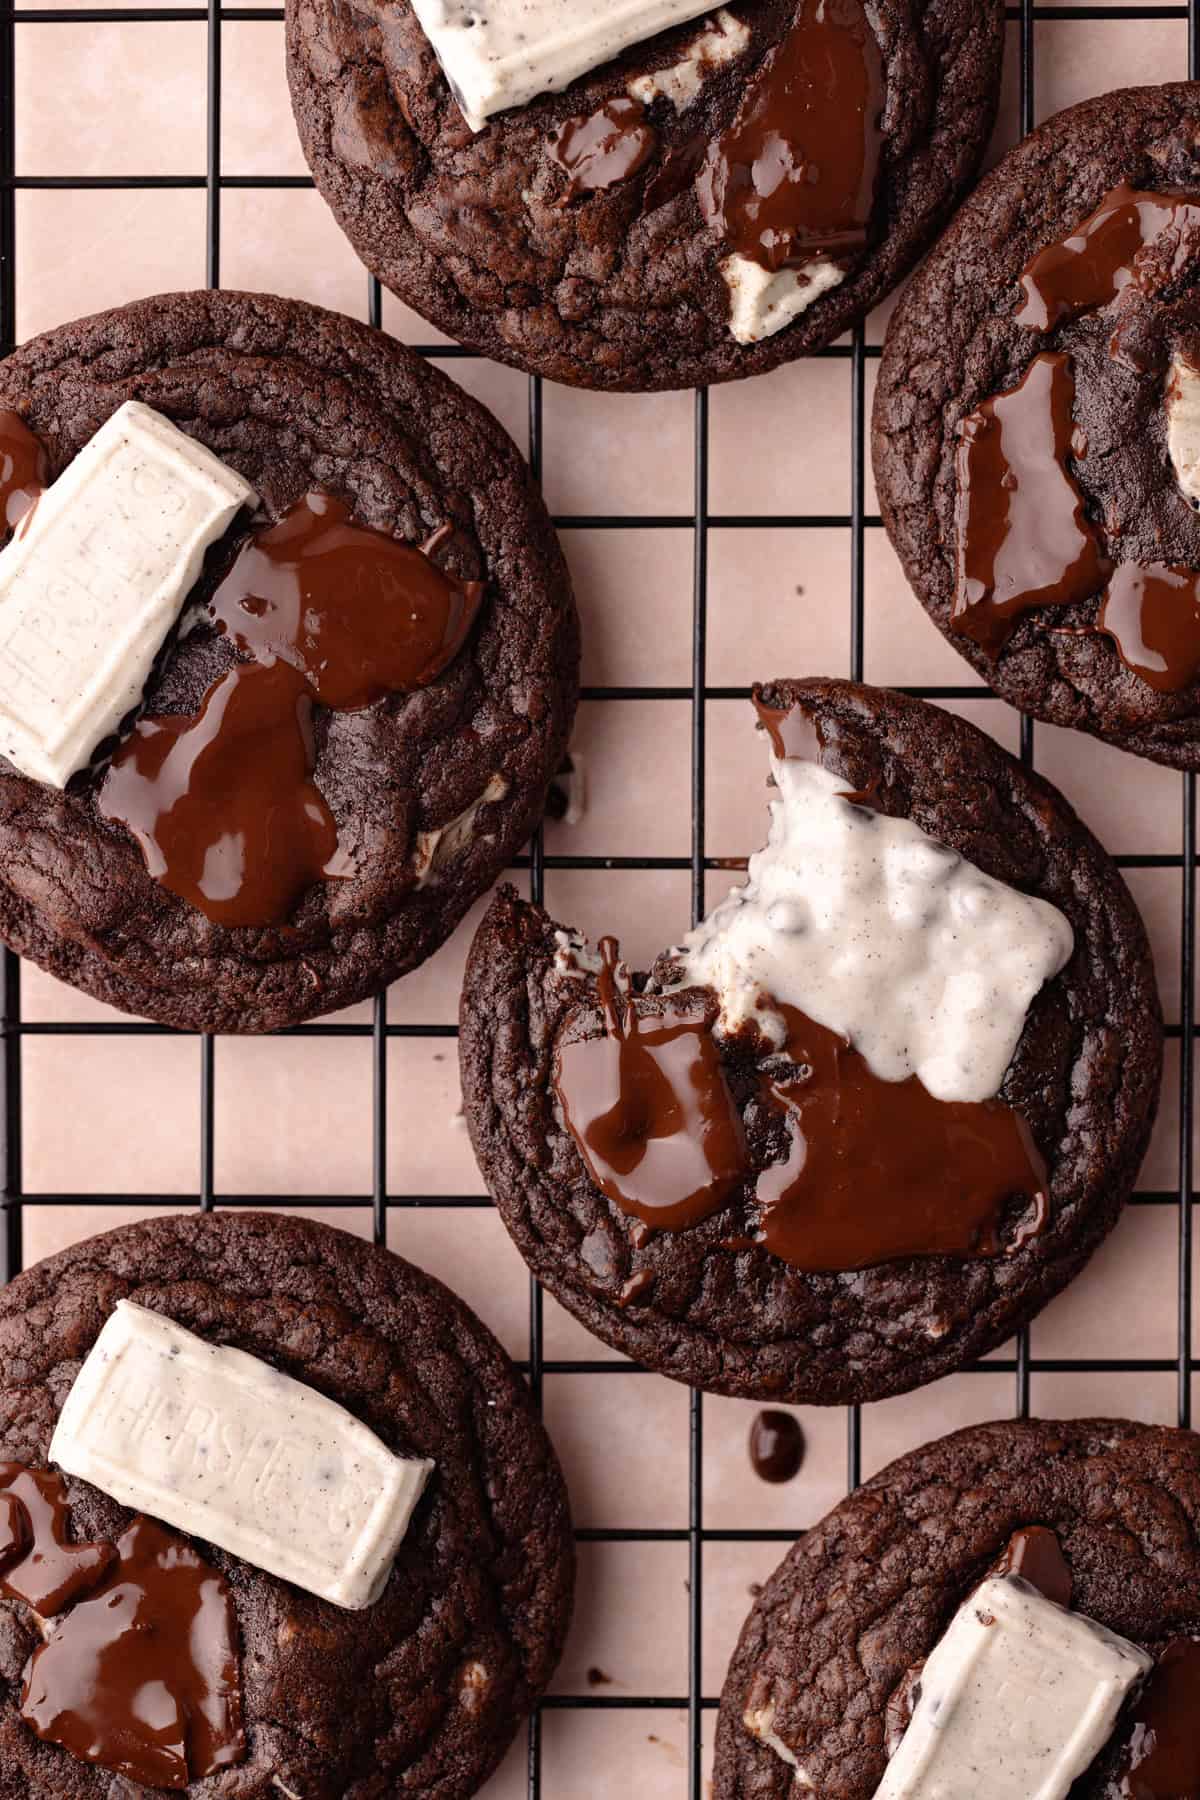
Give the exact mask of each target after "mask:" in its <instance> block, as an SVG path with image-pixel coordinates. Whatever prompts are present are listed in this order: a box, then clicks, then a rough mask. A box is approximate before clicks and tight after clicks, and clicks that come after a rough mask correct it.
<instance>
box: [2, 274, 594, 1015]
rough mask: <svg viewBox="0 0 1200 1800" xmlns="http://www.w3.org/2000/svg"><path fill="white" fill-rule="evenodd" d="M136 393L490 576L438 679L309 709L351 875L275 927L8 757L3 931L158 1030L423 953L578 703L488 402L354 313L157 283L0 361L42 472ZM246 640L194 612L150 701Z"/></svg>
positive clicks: (547, 570) (528, 521) (503, 847)
mask: <svg viewBox="0 0 1200 1800" xmlns="http://www.w3.org/2000/svg"><path fill="white" fill-rule="evenodd" d="M128 400H138V401H142V402H145V403H146V404H147V405H150V406H152V407H154V408H156V409H158V410H159V411H160V412H162V413H163V414H165V415H167V416H168V417H169V418H171V419H172V420H174V421H175V423H177V424H178V425H179V426H180V427H181V429H182V430H183V431H185V432H186V433H188V434H189V435H191V436H192V437H194V438H196V439H197V440H199V441H200V442H201V443H203V444H205V445H207V446H208V447H209V448H210V449H211V450H213V451H214V452H215V453H216V454H217V455H218V456H219V457H220V458H221V459H222V460H223V461H224V462H225V463H226V464H227V465H228V466H229V467H230V468H233V469H235V470H236V471H237V472H238V473H239V474H241V475H243V476H244V477H245V478H246V479H247V480H248V481H249V482H251V484H252V485H253V487H254V488H255V490H256V492H257V493H258V495H259V496H260V497H261V501H262V505H263V508H264V510H265V512H266V514H267V516H268V517H269V518H278V517H279V516H280V515H281V514H283V513H284V512H286V511H287V509H288V508H290V507H292V506H294V504H295V503H296V502H298V501H299V500H301V499H302V498H303V496H304V495H305V493H306V492H308V491H309V490H311V489H321V490H324V491H325V492H327V493H330V494H332V495H334V496H337V497H338V498H340V499H342V500H344V501H345V502H347V503H349V504H350V505H351V506H352V507H353V509H354V512H355V515H356V517H358V518H359V519H360V520H361V521H362V523H363V524H364V525H367V526H373V527H375V528H377V529H378V530H380V531H383V532H386V533H388V534H389V535H391V536H396V537H399V538H402V539H404V540H406V541H408V542H409V543H413V544H420V543H423V542H425V541H426V540H427V539H429V538H430V536H431V534H432V533H433V532H435V531H437V529H438V528H439V527H441V526H444V525H448V526H450V527H451V530H450V531H449V532H448V533H447V534H444V536H443V539H442V540H441V542H440V545H439V548H438V549H437V551H436V553H435V554H436V555H437V557H438V560H439V562H440V563H441V564H442V566H444V567H445V569H446V570H447V571H448V572H449V573H451V574H453V575H455V576H457V577H459V578H460V579H461V580H463V581H465V582H473V581H481V582H483V583H485V584H486V586H485V589H484V598H483V602H482V608H481V611H480V615H479V617H478V619H477V620H476V621H475V623H474V626H473V628H472V631H471V634H470V638H469V641H468V642H467V643H466V644H465V645H464V646H463V648H462V649H461V650H460V651H459V653H458V654H457V655H456V656H455V657H454V660H453V661H452V663H451V664H450V666H449V667H448V668H446V669H444V670H443V671H442V673H441V674H440V675H438V676H437V678H436V679H435V680H433V681H431V682H430V683H429V684H428V685H425V686H423V687H420V688H417V689H415V690H414V691H412V692H409V693H398V694H391V695H389V696H387V697H385V698H383V699H380V700H376V701H375V702H374V703H373V704H371V705H368V706H366V707H365V708H363V709H362V710H358V711H353V712H336V713H335V712H332V711H324V710H319V711H318V713H317V715H316V718H315V724H314V734H315V746H314V748H315V770H314V780H315V782H316V785H317V787H318V789H319V790H320V792H321V794H322V795H323V796H324V800H325V802H326V803H327V804H328V807H329V809H330V811H331V812H332V814H333V816H334V818H335V819H336V820H337V823H338V829H339V833H340V837H341V843H342V846H343V848H344V849H345V851H346V852H347V855H348V858H349V859H350V861H351V862H352V865H353V869H354V873H353V876H352V878H351V879H348V880H345V879H340V880H337V881H315V882H314V883H313V884H312V885H311V886H310V887H309V888H308V889H307V891H306V892H305V893H304V894H303V896H302V898H301V900H300V902H299V904H298V905H297V906H296V907H295V909H294V911H292V912H291V915H290V917H289V919H288V921H287V924H286V927H284V928H280V929H276V928H272V927H265V928H260V927H250V926H224V925H221V924H218V923H214V922H213V921H212V920H210V919H209V918H207V917H205V915H204V914H203V913H202V912H201V911H199V910H198V909H197V908H196V907H194V906H191V905H189V904H187V903H186V902H185V901H182V900H180V899H177V898H176V897H175V896H174V895H173V894H172V893H170V892H168V891H166V890H165V889H164V888H163V887H161V886H160V885H159V884H158V883H157V882H155V881H154V880H153V879H151V877H150V876H149V875H148V873H147V870H146V865H145V862H144V860H143V856H142V853H141V850H140V849H139V847H138V844H137V843H136V842H135V840H134V838H133V836H132V835H131V833H130V832H129V831H128V830H126V829H125V828H124V826H122V825H121V824H118V823H115V822H113V821H111V820H109V819H106V818H105V817H104V815H103V813H102V811H101V808H100V805H99V791H100V786H101V779H102V777H101V775H100V774H99V773H97V772H92V773H89V774H86V775H84V776H82V777H78V778H77V779H76V780H75V781H74V782H73V783H72V784H71V788H70V790H69V791H68V792H66V793H63V792H60V791H57V790H55V789H52V788H49V787H45V786H42V785H40V784H39V783H36V782H33V781H30V780H27V779H25V778H23V777H22V776H20V775H18V774H16V773H15V772H13V771H12V770H11V769H10V768H9V767H8V765H7V764H5V765H3V766H2V767H0V865H2V874H0V937H3V939H4V941H5V942H7V943H8V944H9V945H10V946H11V947H12V948H13V949H15V950H17V951H19V952H20V953H21V954H22V955H24V956H27V957H30V958H31V959H32V960H33V961H35V962H38V963H41V964H42V965H43V966H44V967H45V968H47V969H49V970H50V971H51V973H53V974H55V975H58V976H60V977H62V978H63V979H64V980H67V981H71V982H73V983H74V984H75V985H76V986H78V987H81V988H83V989H85V990H86V991H87V992H88V993H91V994H93V995H95V996H96V997H97V998H98V999H101V1000H105V1001H108V1002H109V1003H111V1004H113V1005H116V1006H120V1007H122V1008H124V1009H126V1010H128V1011H132V1012H136V1013H143V1014H147V1015H149V1016H151V1017H153V1018H155V1019H159V1020H161V1021H163V1022H164V1023H166V1024H169V1025H174V1026H180V1027H185V1028H191V1029H205V1030H267V1029H273V1028H275V1027H278V1026H281V1025H286V1024H290V1023H294V1022H295V1021H297V1020H299V1019H303V1018H306V1017H310V1016H312V1015H313V1014H315V1013H321V1012H327V1011H329V1010H331V1009H333V1008H335V1007H339V1006H344V1005H346V1004H349V1003H350V1002H352V1001H354V1000H356V999H361V998H362V997H363V996H364V995H366V994H368V993H371V992H373V991H374V990H376V989H377V988H379V987H381V986H383V985H384V984H385V983H387V982H388V981H391V980H393V979H394V978H395V977H396V976H398V975H401V974H403V973H405V972H406V971H407V970H409V969H411V968H413V967H414V966H415V965H416V964H418V963H419V962H421V961H422V960H423V959H424V958H425V957H426V956H428V955H429V954H430V953H431V952H432V951H433V950H435V949H436V948H437V947H438V945H440V944H441V943H442V941H443V940H444V939H445V938H446V937H447V936H448V935H449V933H450V932H451V931H452V930H453V929H454V927H455V925H456V924H457V923H458V921H459V920H460V919H461V917H462V916H463V914H464V913H465V912H466V911H467V909H468V907H469V906H470V905H471V902H472V901H473V900H474V899H475V897H476V896H477V895H478V894H479V893H480V892H482V891H483V890H485V889H486V887H487V886H488V884H489V883H490V882H491V881H493V880H494V879H495V877H496V875H497V874H498V873H499V871H500V870H501V869H503V868H504V867H506V866H507V863H508V861H509V859H510V858H511V856H512V855H513V853H514V852H515V851H516V850H517V849H518V847H519V846H520V844H521V843H522V842H523V841H524V839H525V838H526V837H527V836H528V834H529V832H530V830H531V829H532V828H533V826H534V824H535V823H536V821H537V819H538V817H539V816H540V814H541V809H542V806H543V803H544V799H545V793H546V788H547V786H548V783H549V781H550V778H551V776H552V775H553V773H554V771H555V769H556V768H557V767H558V764H559V762H560V761H561V757H562V753H563V750H564V748H565V740H566V735H567V732H568V730H569V727H570V721H571V717H572V713H573V709H574V704H575V693H576V683H577V662H578V639H577V633H578V628H577V620H576V615H575V609H574V602H573V599H572V595H571V589H570V582H569V578H568V576H567V572H566V568H565V565H564V563H563V560H562V556H561V553H560V551H559V548H558V545H557V542H556V540H555V537H554V533H553V530H552V528H551V526H550V523H549V520H548V518H547V516H546V513H545V510H544V508H543V506H542V504H541V501H540V499H539V498H538V496H537V494H536V492H535V490H534V488H533V485H532V482H531V481H530V478H529V475H528V471H527V470H526V468H525V465H524V464H523V462H522V460H521V458H520V456H519V455H518V453H517V451H516V449H515V447H514V446H513V444H512V442H511V440H510V439H509V438H508V437H507V436H506V435H505V433H504V432H503V431H502V430H501V428H500V427H499V425H497V423H496V422H495V420H494V419H492V418H491V416H490V415H489V414H488V413H486V412H485V411H484V410H483V408H481V407H480V406H478V405H477V404H476V403H475V401H473V400H472V399H470V398H469V396H467V395H466V394H464V393H463V392H462V391H461V390H460V389H459V388H457V387H455V386H454V384H453V383H452V382H450V381H448V380H447V379H446V378H445V377H444V376H442V375H441V374H440V373H439V372H438V371H437V370H436V369H433V368H430V367H429V366H428V364H426V363H424V362H422V361H421V360H420V359H419V358H417V357H415V356H413V355H412V354H411V353H410V352H408V351H406V350H405V349H404V348H403V346H401V345H399V344H397V343H395V342H394V341H393V340H391V339H388V338H386V337H384V336H383V335H382V333H379V332H374V331H371V330H369V329H368V328H367V327H365V326H363V325H359V324H356V323H354V322H353V321H351V320H349V319H345V318H342V317H339V316H338V315H336V314H333V313H328V312H323V311H321V310H319V309H318V308H316V307H311V306H306V305H301V304H299V303H296V302H292V301H284V300H276V299H272V298H270V297H267V296H262V295H240V294H231V293H199V294H175V295H166V296H162V297H160V298H157V299H154V300H148V301H142V302H139V303H137V304H136V305H133V306H129V307H125V308H122V309H120V310H119V311H116V312H110V313H104V314H101V315H99V316H97V317H95V318H91V319H84V320H81V321H79V322H78V323H76V324H73V325H66V326H63V327H61V328H60V329H59V330H57V331H53V332H49V333H47V334H46V335H45V336H44V337H40V338H37V339H35V340H34V341H33V342H32V343H30V344H27V345H26V346H25V347H24V348H23V349H21V350H19V351H18V352H17V353H16V355H14V356H12V357H10V358H9V359H8V361H7V362H6V363H5V364H4V369H3V373H2V374H0V408H10V409H13V410H14V411H16V412H18V413H19V414H20V415H21V417H22V418H23V419H24V421H25V423H26V424H27V425H28V427H29V428H30V430H31V431H32V432H33V433H34V434H35V436H36V437H37V438H38V439H39V440H40V441H41V442H42V443H43V444H44V446H45V449H46V452H47V454H48V458H49V464H50V467H49V471H48V473H49V475H50V477H51V478H53V477H54V476H56V475H58V474H59V473H60V472H61V470H62V469H63V468H64V467H65V466H66V465H67V464H68V463H69V461H70V460H71V458H72V457H73V456H74V455H75V454H76V453H77V452H78V451H79V450H80V449H81V448H82V446H83V445H84V444H85V443H86V442H87V441H88V440H89V438H90V437H91V436H92V434H93V433H94V432H95V431H96V430H97V429H98V427H99V426H100V425H101V424H102V423H103V422H104V421H105V420H106V419H107V418H108V417H109V416H110V415H111V414H112V413H113V412H114V411H115V410H116V408H117V407H119V406H120V405H121V404H122V403H123V402H125V401H128ZM209 585H210V586H211V582H210V583H209ZM203 589H204V580H203V578H202V581H201V584H200V587H199V588H198V589H197V593H200V592H202V591H203ZM238 657H239V652H238V651H237V650H236V649H235V648H234V645H233V643H232V642H231V639H230V638H229V637H228V636H223V635H221V634H220V633H219V632H217V631H216V630H214V629H213V627H212V626H211V625H209V624H207V623H202V624H201V625H200V626H199V627H198V628H195V629H193V630H191V631H190V632H187V633H186V634H185V635H181V636H180V638H179V639H178V640H177V641H176V642H174V643H172V644H171V645H170V646H169V647H168V651H167V654H166V656H165V658H164V659H163V660H162V661H161V663H160V665H159V667H158V669H157V671H156V673H155V674H154V675H153V676H152V678H151V681H150V685H149V687H148V688H147V690H146V695H145V700H146V710H147V712H149V713H154V714H158V715H168V714H183V713H187V714H191V713H194V712H195V711H196V709H197V706H198V705H199V703H200V702H201V700H202V697H203V696H204V695H205V693H206V691H208V690H209V689H210V687H211V686H212V684H213V683H214V682H215V681H216V680H217V679H218V678H219V677H220V676H221V675H223V674H224V673H225V672H226V671H228V670H229V669H231V668H232V667H233V666H234V664H235V663H236V662H237V661H238ZM456 822H457V823H456ZM451 826H453V827H454V829H453V830H448V829H447V828H448V827H451Z"/></svg>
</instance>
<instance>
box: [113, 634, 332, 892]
mask: <svg viewBox="0 0 1200 1800" xmlns="http://www.w3.org/2000/svg"><path fill="white" fill-rule="evenodd" d="M312 770H313V746H312V701H311V698H310V695H309V688H308V685H307V683H306V682H305V679H304V676H303V675H302V674H300V673H299V671H298V670H296V669H293V668H292V667H290V665H289V664H287V663H285V662H276V663H239V664H238V665H237V667H236V668H233V669H230V670H229V672H228V673H227V674H225V675H223V676H222V677H221V679H220V680H219V681H217V682H215V683H214V685H213V686H212V687H211V688H209V690H208V692H207V694H206V695H205V696H204V700H203V702H202V703H201V707H200V711H199V712H198V713H195V714H191V715H188V714H183V715H169V716H166V717H161V718H144V719H139V720H138V722H137V724H136V725H135V726H134V728H133V731H132V732H131V734H130V736H129V737H128V738H127V739H126V740H125V742H124V743H123V744H122V745H121V747H120V748H119V750H118V751H117V752H116V754H115V756H114V757H113V760H112V765H111V767H110V769H109V771H108V773H107V775H106V776H105V778H104V784H103V786H102V787H101V789H100V797H99V807H100V812H101V814H102V815H103V817H104V818H106V819H111V820H116V821H119V822H120V823H121V824H123V825H125V826H127V827H128V829H129V830H130V831H131V832H132V833H133V835H134V836H135V837H136V839H137V841H138V843H139V844H140V845H141V848H142V854H143V856H144V857H145V859H146V867H147V869H148V870H149V872H150V874H151V875H152V876H153V877H154V879H155V880H156V881H158V882H161V883H162V885H163V886H164V887H166V888H169V889H170V890H171V892H172V893H173V894H178V895H179V897H180V898H181V899H182V900H186V901H187V902H188V903H189V904H190V905H192V906H195V907H198V908H199V910H200V911H201V912H203V913H205V914H206V915H207V917H208V918H210V919H212V920H213V921H214V922H215V923H217V924H220V925H261V924H264V923H265V922H267V921H270V920H276V919H284V918H286V917H287V915H288V913H289V912H290V911H291V909H292V907H293V905H294V904H295V902H296V901H297V900H298V899H299V897H300V895H301V894H302V893H303V892H304V890H305V889H306V888H307V887H309V886H310V885H311V884H312V883H313V882H315V881H320V880H322V879H328V878H331V877H336V876H344V875H346V874H348V873H349V872H350V871H349V867H348V865H347V864H346V863H345V862H344V861H343V860H341V859H340V858H339V855H338V834H337V826H336V824H335V823H334V819H333V814H332V813H331V812H330V810H329V807H328V805H327V804H326V802H325V800H324V798H323V796H322V794H321V792H320V790H319V789H318V788H317V787H316V785H315V784H314V782H313V780H312Z"/></svg>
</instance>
